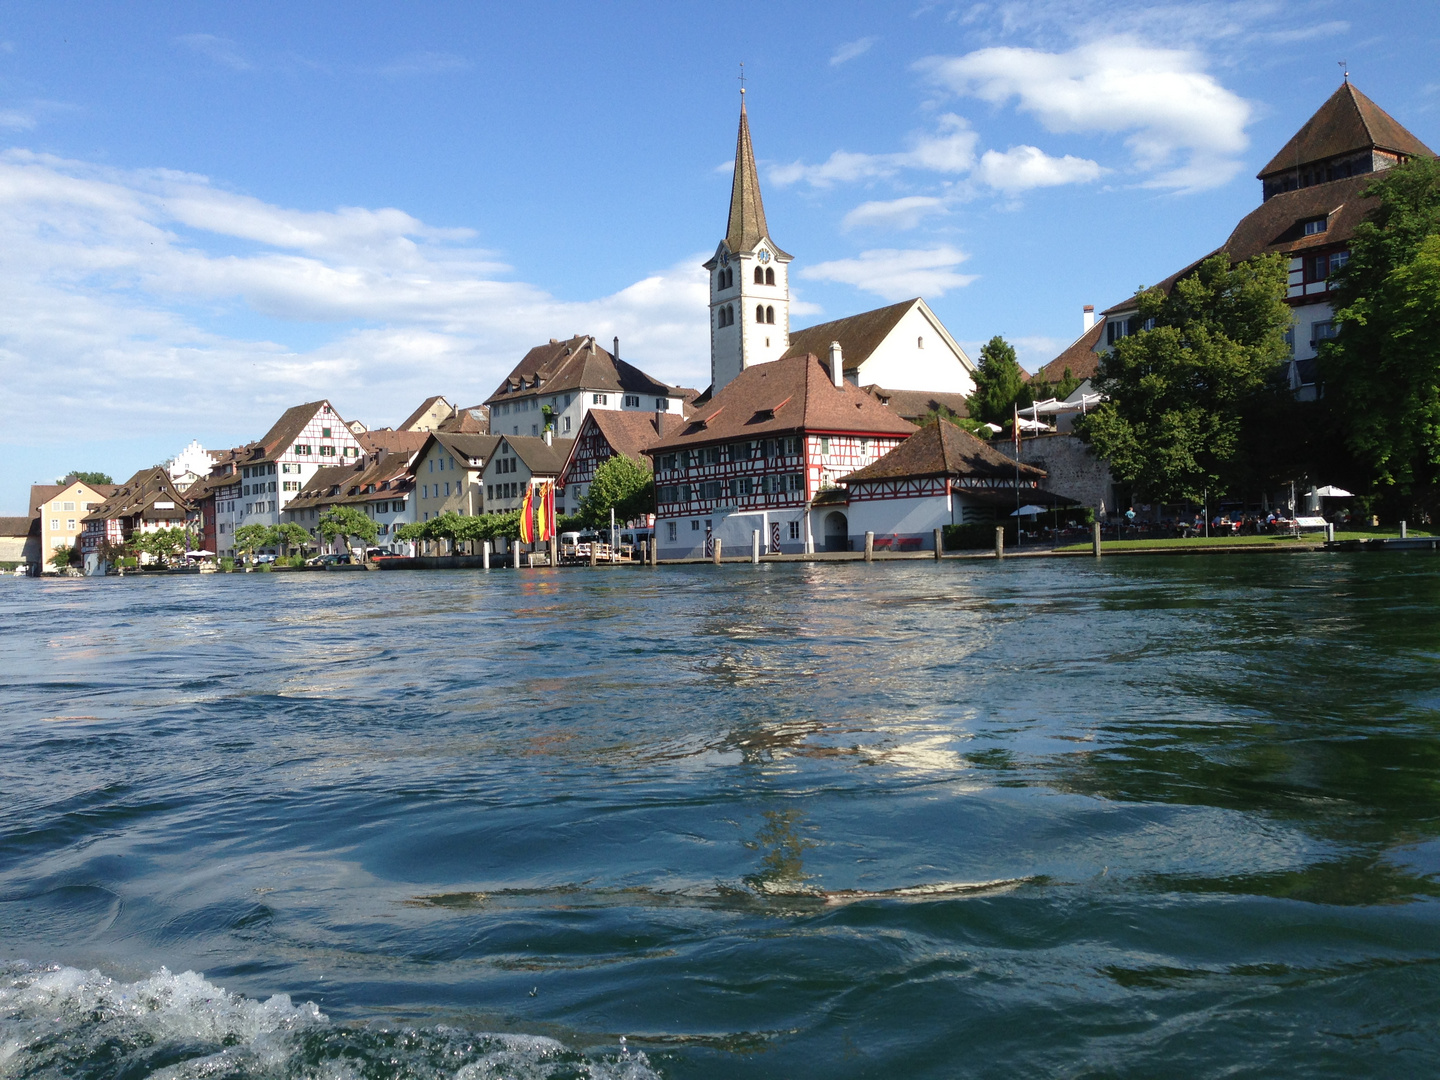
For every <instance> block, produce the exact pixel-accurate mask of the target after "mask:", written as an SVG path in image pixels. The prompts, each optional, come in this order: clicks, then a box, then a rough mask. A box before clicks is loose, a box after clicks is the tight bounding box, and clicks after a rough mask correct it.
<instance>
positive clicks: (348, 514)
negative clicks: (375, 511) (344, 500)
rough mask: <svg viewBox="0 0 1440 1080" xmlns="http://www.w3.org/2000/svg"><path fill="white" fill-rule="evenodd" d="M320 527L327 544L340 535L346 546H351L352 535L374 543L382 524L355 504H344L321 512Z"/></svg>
mask: <svg viewBox="0 0 1440 1080" xmlns="http://www.w3.org/2000/svg"><path fill="white" fill-rule="evenodd" d="M319 527H320V535H321V536H323V537H324V538H325V542H326V543H327V544H329V543H332V542H334V540H335V538H336V537H337V536H338V537H341V538H342V539H343V540H344V541H345V546H346V547H349V546H350V539H351V538H352V537H353V538H355V539H356V540H361V541H363V542H364V543H366V544H373V543H374V542H375V537H376V536H378V535H379V533H380V526H378V525H377V524H375V519H374V518H372V517H370V516H369V515H367V514H363V513H361V512H360V511H359V510H356V509H355V507H353V506H343V505H342V506H332V507H330V509H328V510H326V511H325V513H323V514H321V515H320V522H319Z"/></svg>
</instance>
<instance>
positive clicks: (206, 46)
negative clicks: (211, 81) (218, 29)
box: [175, 34, 254, 71]
mask: <svg viewBox="0 0 1440 1080" xmlns="http://www.w3.org/2000/svg"><path fill="white" fill-rule="evenodd" d="M175 40H176V41H178V42H179V43H180V44H181V45H184V46H185V47H186V48H187V49H190V50H191V51H193V52H197V53H199V54H200V55H201V56H204V57H207V58H208V59H210V60H214V61H215V62H216V63H217V64H220V65H222V66H224V67H228V68H230V69H231V70H233V71H249V70H250V69H251V68H252V67H253V66H254V65H252V64H251V63H250V61H249V60H247V59H246V58H245V55H244V54H243V53H242V52H241V51H240V47H239V46H238V45H236V44H235V42H233V41H231V40H230V39H229V38H223V37H216V36H215V35H214V34H184V35H182V36H180V37H178V38H176V39H175Z"/></svg>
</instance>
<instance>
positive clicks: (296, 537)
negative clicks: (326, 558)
mask: <svg viewBox="0 0 1440 1080" xmlns="http://www.w3.org/2000/svg"><path fill="white" fill-rule="evenodd" d="M273 535H274V542H275V543H276V544H280V545H283V546H284V547H285V548H287V549H289V548H298V549H300V550H301V551H303V550H304V549H305V548H307V547H311V546H313V545H314V543H315V538H314V537H313V536H311V535H310V530H308V529H306V528H305V526H303V525H301V524H300V523H299V522H296V521H282V522H281V523H280V524H279V525H276V526H275V530H274V534H273Z"/></svg>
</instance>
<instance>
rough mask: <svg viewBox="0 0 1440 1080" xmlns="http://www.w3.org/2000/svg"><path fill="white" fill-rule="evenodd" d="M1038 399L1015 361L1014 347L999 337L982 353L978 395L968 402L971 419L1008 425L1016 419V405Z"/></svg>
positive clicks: (1023, 404) (982, 350) (976, 381)
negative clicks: (1033, 394) (1031, 392)
mask: <svg viewBox="0 0 1440 1080" xmlns="http://www.w3.org/2000/svg"><path fill="white" fill-rule="evenodd" d="M1034 400H1035V399H1034V398H1033V397H1032V396H1031V394H1030V388H1029V385H1028V383H1027V382H1026V379H1025V372H1024V369H1022V368H1021V367H1020V361H1019V360H1017V359H1016V358H1015V349H1014V347H1013V346H1012V345H1011V344H1010V343H1009V342H1008V341H1006V340H1005V339H1004V338H1003V337H1001V336H1000V335H999V334H996V335H995V336H994V337H992V338H991V339H990V340H989V341H987V342H986V343H985V345H984V346H983V347H982V348H981V350H980V364H979V366H978V368H977V370H976V372H975V392H974V393H973V394H971V395H970V396H969V397H968V398H966V399H965V403H966V405H967V406H969V410H970V418H971V419H972V420H977V421H980V422H981V423H991V424H1008V423H1010V422H1011V421H1012V420H1013V419H1014V418H1015V406H1016V405H1020V406H1022V407H1023V406H1025V405H1029V404H1030V403H1031V402H1032V401H1034Z"/></svg>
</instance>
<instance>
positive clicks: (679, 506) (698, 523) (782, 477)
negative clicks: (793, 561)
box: [647, 346, 915, 558]
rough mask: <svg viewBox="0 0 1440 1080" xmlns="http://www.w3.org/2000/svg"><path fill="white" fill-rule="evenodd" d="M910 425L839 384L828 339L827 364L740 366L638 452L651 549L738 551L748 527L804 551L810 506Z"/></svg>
mask: <svg viewBox="0 0 1440 1080" xmlns="http://www.w3.org/2000/svg"><path fill="white" fill-rule="evenodd" d="M914 430H915V425H914V424H911V423H910V422H909V421H907V420H904V419H902V418H901V417H899V416H897V415H896V414H895V413H894V412H892V411H891V410H890V409H889V408H887V407H886V406H885V405H883V404H881V403H880V401H879V400H877V399H876V398H875V397H874V396H872V395H870V394H867V393H866V392H865V391H863V390H861V389H860V388H859V387H858V386H854V385H852V384H851V383H849V382H846V381H845V379H844V377H843V359H842V355H841V351H840V349H839V347H838V346H836V347H835V348H834V350H833V351H832V353H831V359H830V360H829V362H828V363H827V362H822V361H821V360H819V359H817V358H816V357H814V356H809V355H807V356H794V357H789V358H787V359H784V360H774V361H771V362H769V363H763V364H756V365H754V366H752V367H747V368H745V369H744V370H743V371H741V372H740V374H738V375H737V376H736V377H735V378H734V379H733V380H731V382H730V383H729V384H728V385H726V386H725V387H723V388H722V389H721V390H720V391H719V392H718V393H716V394H715V396H714V397H713V398H712V399H711V400H710V402H709V404H708V405H706V406H705V407H704V408H703V409H699V410H697V411H696V414H695V415H694V416H692V417H691V418H690V420H689V421H688V422H687V423H686V424H685V425H684V427H682V428H681V430H680V431H679V432H677V433H676V434H674V435H670V436H667V437H666V438H664V439H662V440H660V441H659V442H658V443H656V444H655V445H653V446H652V447H651V448H650V449H649V451H647V452H648V453H649V455H650V457H651V458H652V459H653V461H654V462H655V485H656V501H657V505H656V515H655V537H656V543H657V545H658V547H659V553H660V555H661V557H663V558H690V557H696V556H699V555H701V554H703V553H705V552H707V551H709V550H712V544H711V541H712V538H714V537H719V538H720V539H722V540H723V541H724V543H725V545H726V546H727V547H728V548H729V549H730V550H732V551H733V550H736V548H737V545H739V546H740V547H741V548H742V549H743V550H749V544H750V540H751V532H752V530H757V529H758V530H759V531H760V535H761V537H762V540H763V545H764V548H765V550H766V551H768V552H772V553H773V552H778V551H787V552H800V551H813V550H815V546H816V542H815V533H816V531H817V530H816V527H815V525H816V524H818V523H815V522H812V515H813V507H812V503H813V502H814V501H815V500H816V499H817V498H818V497H819V496H820V495H821V494H822V493H823V492H826V491H828V490H830V489H832V488H835V487H836V486H837V484H838V483H839V482H840V481H841V480H843V479H844V478H845V477H846V476H848V475H849V474H850V473H852V472H854V471H855V470H856V469H859V468H863V467H864V466H866V465H869V464H871V463H873V462H875V461H876V460H878V459H879V458H881V457H883V456H884V455H885V454H887V453H889V452H890V451H891V450H893V449H894V448H895V447H896V446H898V445H899V444H900V443H901V442H903V441H904V440H905V439H906V438H907V437H908V436H909V435H910V434H911V433H912V432H913V431H914ZM840 517H841V518H843V517H844V514H843V512H842V513H841V515H840ZM831 524H835V523H834V522H831ZM845 535H847V536H848V530H847V531H846V533H845Z"/></svg>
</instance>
